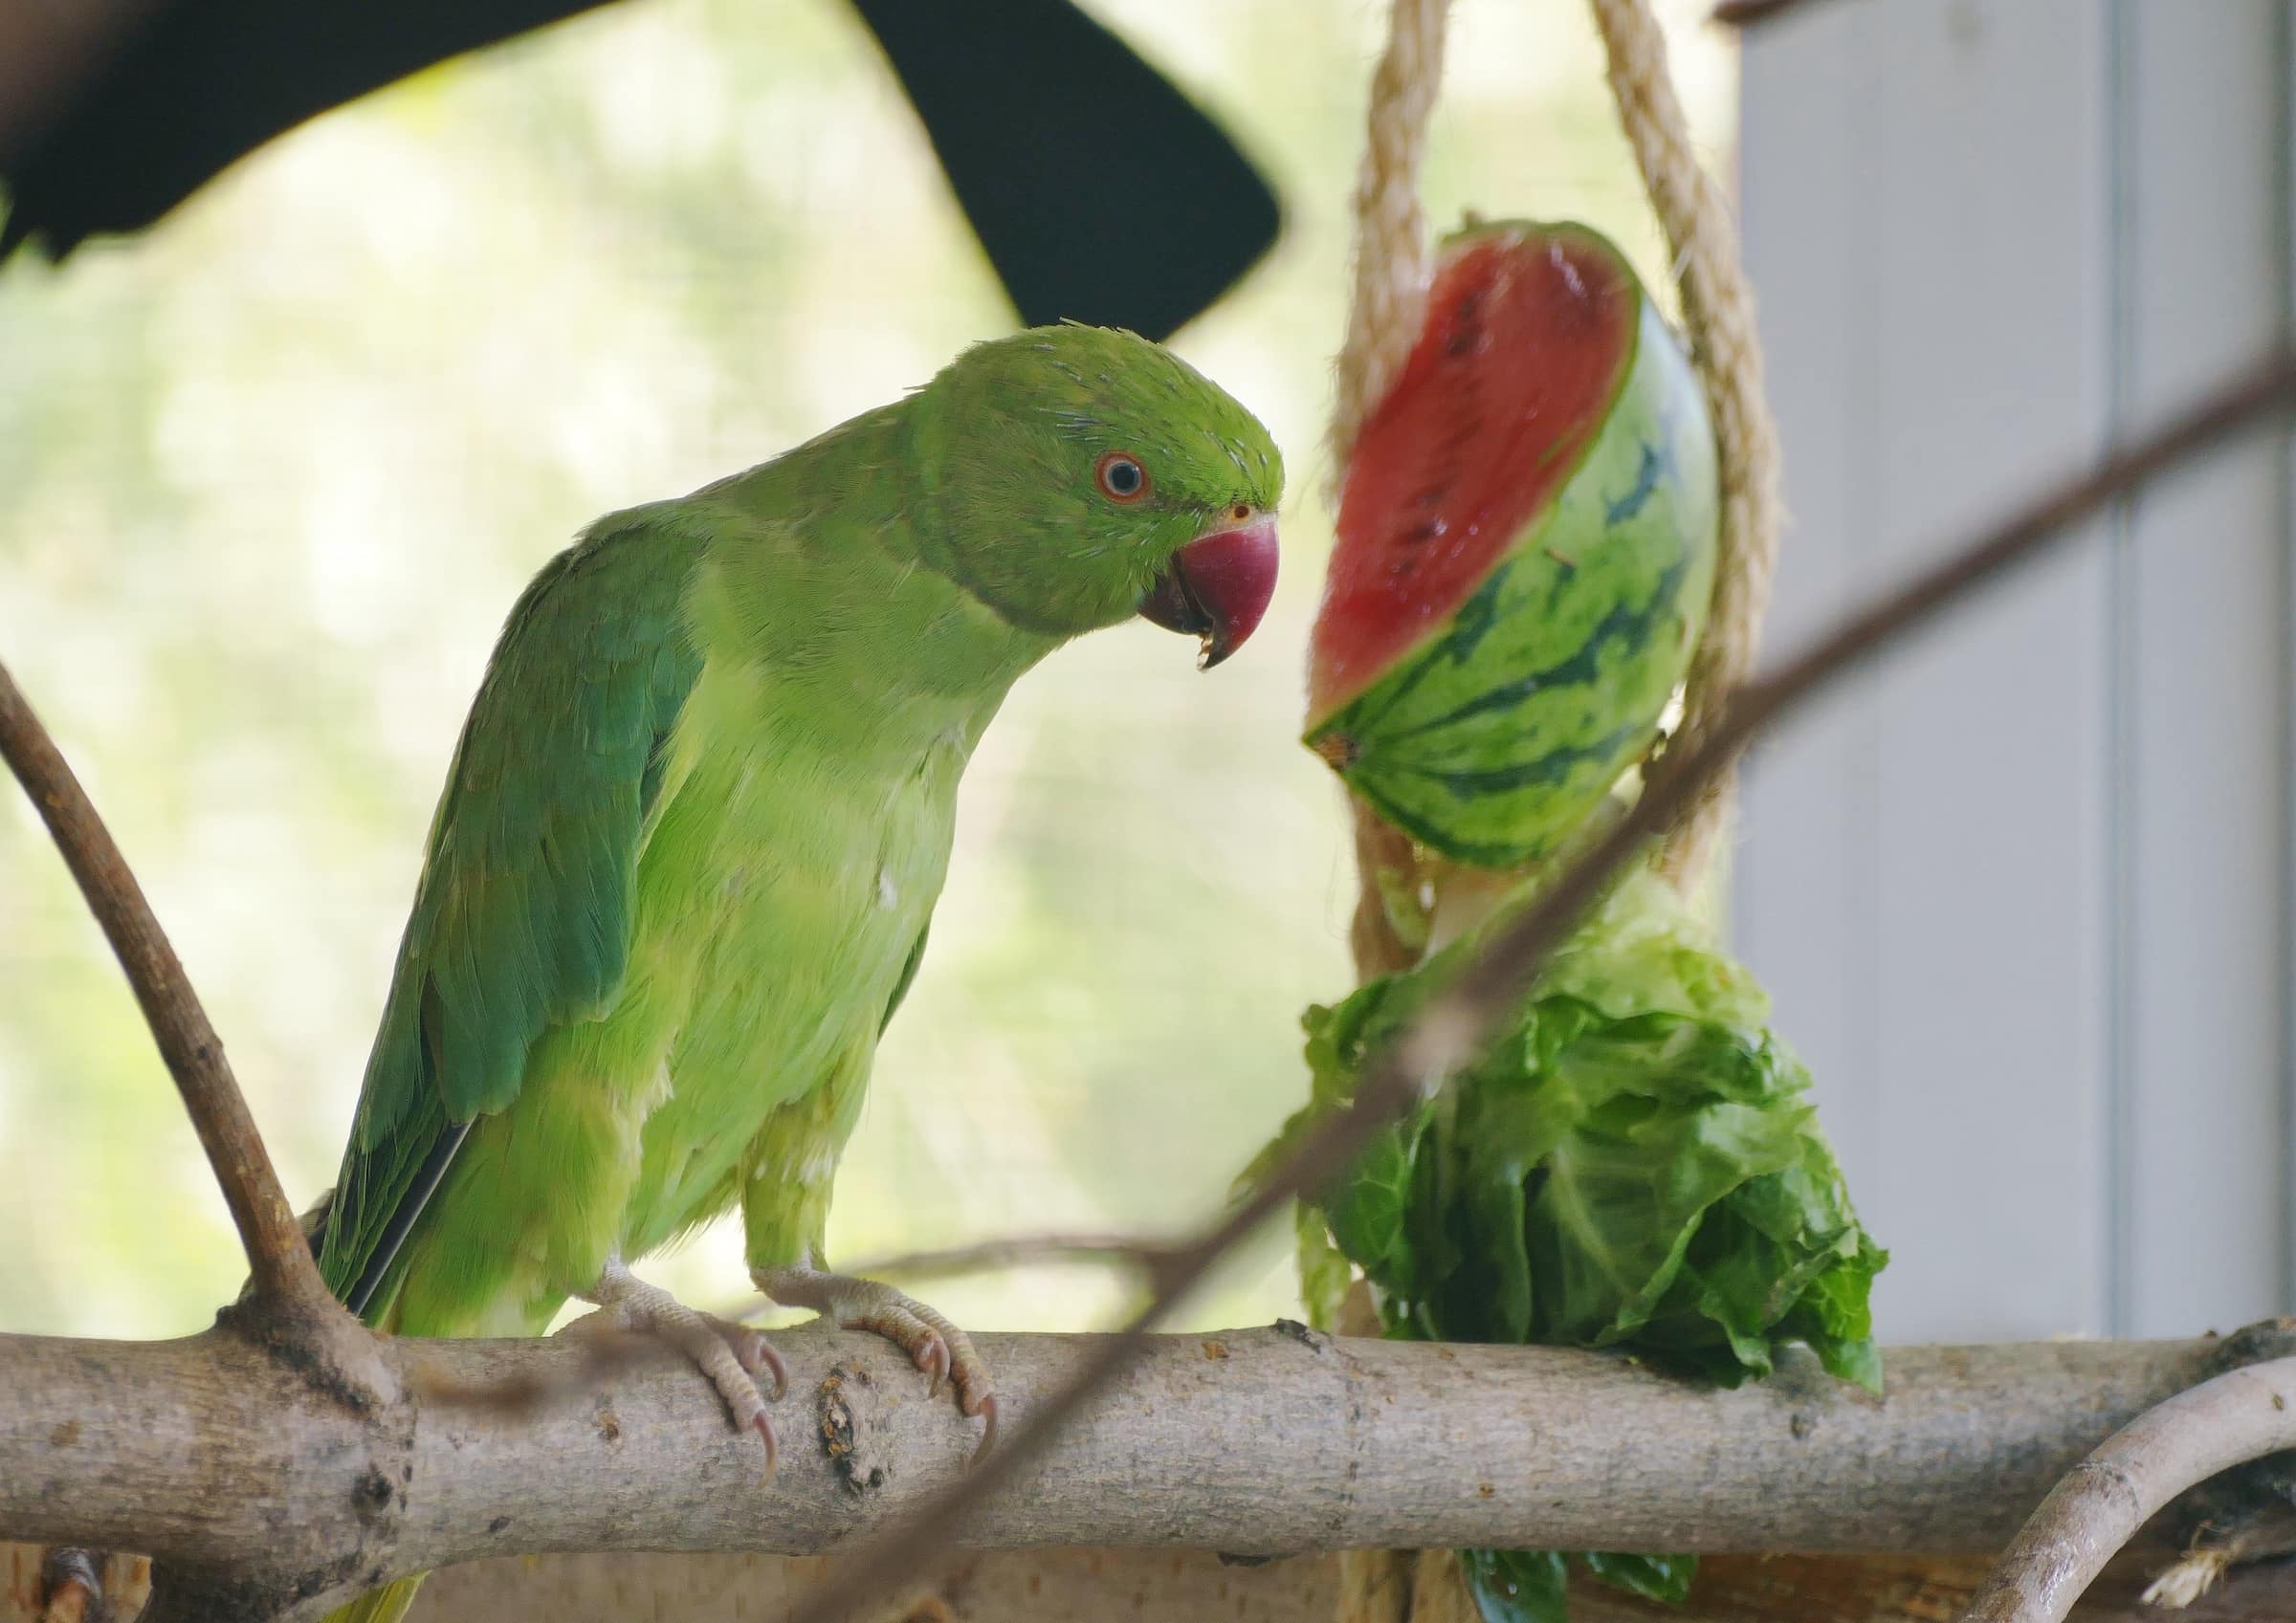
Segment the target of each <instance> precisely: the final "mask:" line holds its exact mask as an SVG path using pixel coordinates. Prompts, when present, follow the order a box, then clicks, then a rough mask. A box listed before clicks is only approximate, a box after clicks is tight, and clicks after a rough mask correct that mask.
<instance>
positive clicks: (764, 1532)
mask: <svg viewBox="0 0 2296 1623" xmlns="http://www.w3.org/2000/svg"><path fill="white" fill-rule="evenodd" d="M777 1339H778V1343H779V1345H780V1347H781V1348H782V1349H783V1351H784V1355H785V1356H786V1357H787V1358H788V1361H789V1365H790V1371H791V1389H790V1393H789V1395H788V1396H787V1397H785V1398H784V1400H783V1401H782V1402H781V1403H780V1404H778V1405H777V1406H776V1418H777V1420H778V1421H779V1423H780V1424H781V1426H782V1428H783V1434H784V1438H785V1439H786V1440H785V1446H784V1454H783V1460H782V1466H781V1471H780V1474H779V1476H778V1477H777V1478H776V1479H775V1480H773V1481H771V1482H770V1483H768V1482H766V1481H765V1480H763V1458H762V1451H761V1450H760V1449H759V1448H758V1446H757V1442H756V1439H755V1438H754V1437H751V1436H749V1435H747V1434H736V1433H735V1432H734V1431H733V1429H732V1427H731V1425H730V1424H729V1423H728V1421H727V1419H726V1417H725V1415H724V1414H723V1412H722V1410H721V1409H720V1407H719V1405H718V1404H717V1400H716V1398H715V1396H714V1395H713V1394H712V1393H710V1391H709V1390H708V1388H707V1387H706V1386H705V1385H704V1384H703V1383H702V1381H701V1380H700V1378H699V1377H698V1376H697V1375H696V1374H695V1372H694V1371H693V1370H692V1369H691V1367H690V1366H688V1365H687V1364H686V1363H685V1362H684V1361H683V1360H682V1359H681V1358H679V1357H678V1356H677V1355H676V1354H674V1353H673V1352H671V1351H670V1350H668V1349H663V1348H659V1347H656V1346H653V1345H651V1344H633V1345H632V1346H631V1347H630V1348H629V1351H628V1356H627V1359H626V1360H624V1361H621V1362H618V1363H616V1364H615V1365H613V1366H612V1367H611V1368H610V1369H608V1370H607V1371H605V1372H604V1373H603V1374H602V1373H600V1372H599V1371H596V1370H595V1369H594V1368H592V1367H590V1366H588V1365H585V1362H584V1360H585V1357H586V1356H589V1355H588V1354H585V1351H584V1349H580V1348H576V1347H571V1346H567V1345H564V1344H554V1343H549V1342H386V1343H385V1344H384V1347H385V1350H386V1357H387V1358H388V1360H389V1361H390V1362H391V1363H392V1365H393V1366H394V1370H393V1373H394V1375H395V1377H396V1379H397V1380H398V1382H399V1383H400V1384H402V1385H403V1386H404V1387H405V1389H406V1390H407V1391H408V1393H410V1394H411V1401H409V1402H406V1403H402V1404H394V1405H390V1406H388V1408H387V1409H386V1410H385V1411H381V1412H374V1413H368V1414H362V1413H360V1412H358V1411H356V1410H355V1409H353V1408H351V1407H349V1406H346V1405H345V1404H343V1403H342V1402H341V1401H339V1400H337V1399H336V1398H335V1397H332V1396H330V1395H329V1394H328V1393H324V1392H322V1391H318V1390H316V1389H314V1388H313V1387H312V1386H311V1385H310V1384H309V1383H308V1382H307V1381H305V1380H303V1379H302V1378H301V1376H300V1374H299V1372H298V1371H295V1370H293V1369H292V1368H282V1367H281V1364H280V1361H279V1360H278V1359H276V1357H275V1356H274V1355H273V1354H272V1353H270V1352H269V1351H268V1350H267V1349H264V1348H262V1347H261V1346H259V1345H257V1344H255V1343H254V1342H252V1341H249V1340H247V1339H244V1338H242V1337H240V1336H238V1335H236V1334H234V1333H232V1331H231V1330H230V1329H228V1328H219V1329H216V1330H212V1331H209V1332H207V1333H206V1334H203V1335H200V1336H196V1337H192V1338H189V1339H188V1340H183V1341H175V1342H164V1343H152V1344H127V1343H116V1342H80V1341H66V1340H51V1339H43V1338H33V1337H18V1338H0V1392H5V1393H8V1394H9V1401H8V1403H7V1404H5V1405H0V1537H6V1538H10V1539H15V1540H23V1541H27V1542H36V1543H41V1544H48V1545H75V1546H83V1547H89V1548H95V1549H101V1550H132V1551H136V1552H138V1553H141V1554H145V1555H149V1556H153V1557H155V1558H157V1559H158V1560H160V1561H161V1562H162V1563H163V1564H164V1565H166V1566H168V1567H169V1568H170V1570H172V1571H181V1572H187V1573H190V1574H193V1575H195V1576H197V1575H202V1574H205V1575H208V1576H210V1578H211V1579H212V1581H213V1583H214V1585H215V1586H216V1587H217V1593H219V1594H225V1592H226V1589H227V1587H228V1594H226V1598H227V1599H230V1600H231V1601H232V1604H233V1605H235V1606H238V1607H240V1608H241V1609H242V1610H243V1611H244V1612H245V1614H248V1615H255V1614H260V1613H262V1612H277V1613H278V1614H281V1615H287V1616H293V1617H305V1616H312V1615H316V1614H317V1613H318V1612H320V1611H323V1610H324V1603H325V1602H326V1601H328V1600H339V1599H341V1598H342V1594H343V1593H344V1592H347V1591H348V1590H351V1589H354V1588H357V1587H361V1586H364V1585H367V1584H372V1583H375V1582H378V1581H380V1580H382V1579H385V1578H388V1577H392V1576H396V1575H398V1574H400V1573H404V1572H408V1571H414V1570H420V1569H422V1568H432V1567H440V1566H445V1565H449V1564H451V1563H454V1562H460V1561H468V1560H472V1559H475V1558H479V1557H485V1556H499V1555H518V1554H534V1553H541V1552H559V1551H575V1550H591V1551H615V1550H623V1551H628V1550H715V1551H719V1552H773V1553H781V1554H815V1553H820V1552H824V1551H828V1550H833V1549H839V1548H853V1547H856V1541H858V1540H862V1539H863V1538H865V1536H867V1535H871V1534H873V1533H875V1532H876V1531H878V1530H879V1529H881V1528H884V1527H886V1526H889V1525H890V1524H893V1523H894V1522H895V1521H897V1520H898V1519H899V1518H900V1517H901V1516H902V1515H903V1514H904V1513H905V1512H907V1511H908V1510H910V1509H912V1508H913V1507H914V1506H915V1505H916V1503H918V1502H921V1501H922V1500H923V1499H925V1498H926V1497H928V1496H930V1495H931V1494H933V1493H935V1492H936V1491H938V1490H940V1489H942V1488H945V1487H947V1486H949V1485H950V1484H953V1483H956V1482H959V1481H960V1480H962V1478H963V1471H964V1464H965V1460H966V1458H967V1455H968V1453H969V1451H970V1449H971V1447H972V1443H973V1439H974V1435H975V1434H974V1429H973V1427H971V1426H970V1425H968V1424H966V1423H964V1422H962V1421H961V1420H960V1418H959V1416H958V1415H957V1414H956V1411H955V1407H954V1405H952V1404H951V1403H949V1402H948V1401H947V1400H946V1398H945V1397H944V1398H942V1399H940V1400H938V1401H928V1400H927V1399H926V1397H925V1395H924V1391H923V1384H922V1380H921V1378H920V1377H919V1376H918V1374H917V1372H916V1371H915V1370H913V1369H911V1368H910V1367H908V1365H907V1364H906V1363H905V1362H904V1361H903V1360H902V1359H901V1358H900V1357H899V1355H898V1354H897V1353H896V1352H894V1350H893V1349H891V1348H889V1347H888V1346H887V1345H886V1344H885V1343H884V1342H883V1341H881V1340H880V1339H878V1338H876V1337H872V1336H866V1335H857V1334H848V1333H845V1332H841V1331H833V1330H816V1329H812V1328H809V1327H808V1328H804V1329H800V1330H796V1331H791V1332H785V1333H784V1334H783V1335H781V1336H780V1337H778V1338H777ZM978 1339H979V1342H980V1345H981V1349H982V1353H983V1354H984V1355H985V1356H986V1357H987V1358H988V1359H989V1361H990V1363H991V1365H992V1367H994V1368H995V1369H996V1370H997V1371H998V1372H999V1381H1000V1391H1001V1393H1003V1394H1004V1399H1005V1401H1006V1402H1007V1403H1008V1404H1009V1405H1011V1406H1012V1412H1013V1413H1014V1414H1016V1415H1020V1416H1024V1417H1025V1416H1026V1415H1027V1413H1028V1412H1029V1409H1030V1408H1031V1406H1032V1405H1033V1404H1034V1403H1035V1402H1037V1401H1038V1400H1039V1398H1040V1396H1041V1394H1042V1393H1045V1392H1047V1391H1048V1390H1050V1389H1052V1388H1053V1387H1055V1386H1057V1385H1058V1384H1059V1383H1060V1382H1061V1381H1062V1380H1063V1379H1064V1378H1065V1377H1066V1376H1067V1375H1068V1374H1069V1373H1070V1372H1071V1371H1072V1370H1073V1369H1074V1367H1075V1366H1076V1365H1077V1364H1078V1363H1079V1362H1080V1361H1082V1360H1084V1359H1085V1358H1087V1357H1089V1356H1090V1355H1091V1352H1092V1350H1093V1343H1094V1342H1095V1341H1097V1340H1098V1339H1099V1338H1095V1337H1083V1336H1044V1335H991V1336H983V1337H980V1338H978ZM2210 1346H2211V1344H2210V1343H2208V1342H2152V1343H2105V1342H2094V1343H2085V1342H2043V1343H2035V1344H2024V1345H2006V1346H1998V1347H1970V1348H1909V1349H1902V1350H1899V1351H1897V1352H1895V1353H1893V1354H1891V1355H1890V1356H1889V1360H1888V1379H1889V1393H1888V1397H1887V1398H1886V1399H1875V1398H1873V1397H1870V1396H1868V1395H1867V1394H1865V1393H1862V1392H1859V1391H1857V1390H1856V1389H1854V1388H1851V1387H1847V1386H1844V1385H1843V1384H1841V1383H1839V1382H1836V1381H1834V1380H1832V1379H1830V1378H1829V1377H1827V1376H1825V1375H1824V1374H1823V1373H1822V1372H1821V1371H1818V1370H1817V1368H1816V1367H1815V1364H1814V1363H1813V1362H1811V1361H1809V1360H1806V1359H1799V1358H1798V1359H1795V1360H1793V1361H1791V1362H1790V1363H1789V1364H1788V1366H1787V1367H1786V1368H1784V1369H1783V1370H1781V1371H1780V1372H1779V1374H1778V1375H1777V1378H1775V1379H1773V1380H1771V1381H1769V1382H1765V1383H1761V1384H1755V1385H1749V1386H1746V1387H1743V1388H1740V1389H1739V1390H1737V1391H1735V1392H1721V1391H1713V1390H1711V1389H1707V1388H1704V1387H1701V1386H1698V1385H1695V1384H1693V1383H1689V1382H1686V1381H1678V1380H1673V1379H1670V1378H1667V1377H1665V1376H1662V1375H1659V1374H1655V1373H1652V1372H1650V1371H1646V1370H1643V1369H1639V1368H1637V1367H1635V1366H1634V1365H1632V1364H1630V1363H1627V1362H1625V1361H1623V1360H1621V1359H1617V1358H1611V1357H1606V1356H1602V1355H1598V1354H1592V1353H1578V1352H1571V1351H1564V1350H1559V1349H1534V1348H1501V1347H1433V1346H1424V1345H1414V1344H1409V1343H1389V1342H1380V1341H1370V1340H1355V1339H1348V1338H1331V1337H1325V1336H1321V1335H1317V1334H1315V1333H1314V1332H1312V1331H1308V1330H1305V1329H1300V1328H1298V1327H1275V1328H1262V1329H1247V1330H1238V1331H1233V1332H1227V1333H1224V1334H1220V1335H1211V1336H1204V1335H1185V1336H1160V1337H1157V1338H1154V1341H1153V1343H1152V1347H1151V1349H1150V1351H1149V1352H1148V1353H1147V1355H1146V1356H1145V1357H1144V1358H1142V1359H1141V1360H1140V1361H1138V1362H1137V1364H1135V1365H1134V1366H1133V1367H1132V1368H1131V1370H1130V1371H1129V1373H1127V1374H1126V1375H1125V1376H1123V1377H1122V1378H1121V1379H1120V1380H1118V1381H1117V1382H1116V1383H1115V1385H1114V1386H1112V1387H1111V1388H1109V1389H1107V1390H1106V1391H1105V1392H1103V1393H1101V1394H1100V1395H1099V1396H1098V1397H1097V1398H1096V1399H1095V1400H1094V1403H1093V1408H1092V1410H1091V1412H1090V1414H1089V1416H1088V1417H1087V1418H1086V1420H1085V1421H1084V1422H1083V1423H1082V1424H1079V1425H1077V1426H1075V1427H1072V1428H1071V1429H1069V1430H1067V1431H1066V1432H1064V1433H1063V1434H1062V1435H1061V1436H1060V1437H1059V1438H1058V1439H1057V1440H1056V1441H1055V1442H1054V1443H1053V1444H1052V1446H1051V1447H1050V1449H1049V1451H1048V1452H1047V1453H1046V1454H1045V1455H1044V1457H1043V1458H1042V1459H1038V1460H1037V1461H1035V1462H1033V1463H1031V1464H1030V1465H1028V1466H1027V1468H1026V1469H1025V1470H1024V1471H1023V1472H1022V1473H1021V1474H1020V1475H1019V1476H1018V1478H1016V1480H1014V1482H1013V1483H1012V1485H1011V1488H1010V1490H1009V1491H1004V1492H1000V1493H997V1494H993V1495H990V1496H988V1497H987V1498H986V1499H985V1500H984V1501H983V1502H982V1503H981V1504H979V1505H978V1506H977V1507H976V1508H975V1509H974V1510H973V1511H972V1513H971V1514H970V1515H969V1516H968V1518H967V1520H966V1523H965V1525H964V1527H963V1529H962V1531H961V1534H960V1541H961V1543H963V1544H964V1545H966V1546H971V1547H977V1548H1005V1549H1013V1548H1031V1547H1039V1546H1083V1545H1099V1546H1109V1545H1122V1546H1162V1547H1173V1548H1218V1549H1225V1550H1228V1551H1231V1552H1238V1553H1247V1554H1274V1553H1289V1552H1298V1551H1311V1550H1329V1549H1336V1548H1347V1547H1382V1546H1421V1547H1433V1546H1444V1547H1447V1546H1455V1545H1490V1546H1558V1547H1564V1548H1606V1549H1696V1550H1789V1551H1801V1552H1821V1551H1907V1550H1925V1551H1974V1550H1989V1549H1995V1548H1998V1547H1999V1546H2001V1545H2002V1544H2003V1543H2004V1542H2006V1540H2007V1539H2008V1538H2009V1536H2010V1535H2011V1534H2012V1533H2014V1532H2015V1531H2016V1529H2017V1527H2018V1525H2019V1524H2020V1521H2021V1520H2022V1519H2023V1518H2024V1516H2025V1515H2026V1514H2027V1513H2028V1512H2029V1511H2030V1510H2031V1509H2032V1507H2033V1506H2034V1505H2035V1504H2036V1503H2037V1502H2039V1501H2040V1500H2041V1498H2042V1495H2043V1494H2045V1493H2046V1492H2047V1491H2048V1489H2049V1487H2050V1485H2051V1484H2052V1483H2053V1482H2054V1481H2055V1480H2056V1479H2057V1478H2058V1477H2059V1476H2061V1475H2062V1474H2063V1473H2064V1471H2065V1469H2066V1468H2067V1467H2068V1466H2070V1465H2071V1464H2072V1463H2073V1462H2074V1461H2076V1460H2078V1459H2080V1458H2081V1457H2082V1456H2083V1455H2084V1454H2086V1452H2087V1451H2088V1450H2089V1449H2091V1448H2092V1447H2094V1446H2095V1445H2096V1443H2097V1442H2098V1441H2099V1440H2100V1439H2102V1438H2103V1437H2106V1436H2108V1434H2110V1433H2111V1432H2112V1431H2114V1430H2115V1429H2116V1428H2117V1427H2119V1426H2120V1425H2122V1424H2123V1423H2125V1422H2126V1421H2127V1420H2129V1419H2130V1417H2131V1416H2133V1415H2137V1414H2138V1413H2140V1412H2141V1411H2143V1410H2144V1409H2146V1408H2148V1407H2150V1406H2151V1405H2152V1404H2153V1403H2156V1402H2158V1401H2159V1400H2161V1399H2162V1398H2164V1397H2167V1396H2168V1395H2170V1394H2171V1393H2175V1392H2177V1391H2179V1390H2181V1389H2183V1388H2184V1387H2186V1386H2189V1385H2190V1384H2192V1382H2193V1381H2194V1380H2195V1378H2196V1377H2197V1375H2198V1374H2199V1373H2200V1371H2201V1370H2202V1368H2203V1366H2204V1364H2205V1361H2206V1360H2207V1358H2208V1356H2209V1351H2210ZM483 1393H497V1394H507V1395H505V1396H498V1397H496V1398H491V1399H484V1400H480V1399H479V1398H477V1397H476V1396H475V1394H483ZM442 1394H443V1395H442ZM808 1439H810V1440H808Z"/></svg>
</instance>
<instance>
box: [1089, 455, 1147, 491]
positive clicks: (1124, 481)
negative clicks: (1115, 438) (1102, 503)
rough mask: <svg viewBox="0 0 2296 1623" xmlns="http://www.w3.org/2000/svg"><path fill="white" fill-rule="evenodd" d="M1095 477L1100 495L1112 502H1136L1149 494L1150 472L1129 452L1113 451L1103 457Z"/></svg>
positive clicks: (1094, 472) (1096, 469) (1095, 471)
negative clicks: (1098, 484)
mask: <svg viewBox="0 0 2296 1623" xmlns="http://www.w3.org/2000/svg"><path fill="white" fill-rule="evenodd" d="M1093 477H1094V478H1096V479H1097V480H1098V481H1099V482H1100V493H1101V494H1102V495H1105V496H1106V497H1108V499H1109V500H1111V501H1122V502H1134V501H1137V500H1139V499H1140V497H1142V496H1144V495H1146V494H1147V493H1148V470H1147V469H1145V468H1142V467H1141V466H1140V459H1139V458H1138V457H1137V456H1135V455H1133V454H1132V453H1131V452H1130V451H1128V450H1112V451H1110V452H1109V453H1108V454H1107V455H1105V456H1103V457H1101V459H1100V461H1099V464H1098V466H1096V467H1095V468H1094V469H1093Z"/></svg>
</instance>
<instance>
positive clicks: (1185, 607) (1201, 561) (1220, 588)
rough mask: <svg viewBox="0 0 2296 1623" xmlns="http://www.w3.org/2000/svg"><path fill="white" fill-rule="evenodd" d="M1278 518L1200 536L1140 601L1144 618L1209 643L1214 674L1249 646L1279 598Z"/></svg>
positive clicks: (1204, 662) (1201, 664) (1204, 661)
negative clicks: (1247, 641)
mask: <svg viewBox="0 0 2296 1623" xmlns="http://www.w3.org/2000/svg"><path fill="white" fill-rule="evenodd" d="M1275 564H1276V546H1275V520H1274V519H1273V518H1272V517H1268V518H1255V519H1253V520H1252V521H1251V522H1250V523H1248V524H1240V525H1238V526H1237V527H1236V528H1234V529H1232V530H1214V531H1212V532H1210V533H1209V534H1208V535H1203V536H1199V537H1196V538H1195V539H1194V540H1192V541H1190V542H1189V543H1188V544H1187V545H1186V546H1184V547H1181V549H1180V550H1179V551H1178V552H1176V553H1174V554H1173V555H1172V561H1171V562H1169V563H1167V564H1165V565H1164V572H1163V573H1162V574H1160V575H1159V576H1158V577H1157V578H1156V584H1155V585H1153V586H1151V587H1149V588H1148V595H1147V596H1146V597H1144V598H1142V599H1141V600H1140V617H1141V618H1142V619H1144V620H1149V621H1153V622H1154V623H1155V624H1157V625H1161V626H1162V627H1164V629H1165V630H1167V631H1179V632H1182V633H1184V634H1186V635H1188V636H1191V637H1201V638H1203V653H1202V654H1201V655H1199V656H1198V658H1197V661H1196V668H1197V669H1199V670H1209V669H1211V668H1212V667H1213V666H1215V665H1218V664H1219V663H1220V662H1221V661H1222V660H1224V659H1225V658H1226V657H1227V656H1228V655H1229V654H1232V653H1234V652H1235V651H1236V650H1237V649H1238V648H1240V647H1243V646H1244V642H1245V639H1246V638H1247V637H1249V636H1250V635H1251V634H1252V632H1253V631H1254V630H1255V629H1257V628H1258V626H1259V624H1260V617H1261V616H1262V615H1264V614H1266V613H1267V612H1268V600H1269V598H1271V597H1273V596H1274V595H1275Z"/></svg>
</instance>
